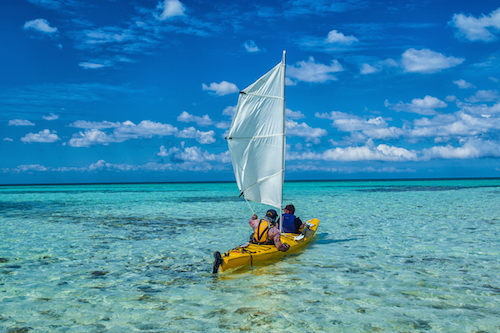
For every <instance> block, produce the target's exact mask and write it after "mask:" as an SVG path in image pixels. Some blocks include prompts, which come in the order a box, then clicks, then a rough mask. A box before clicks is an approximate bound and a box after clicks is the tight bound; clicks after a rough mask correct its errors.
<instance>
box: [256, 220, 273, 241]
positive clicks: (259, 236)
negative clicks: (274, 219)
mask: <svg viewBox="0 0 500 333" xmlns="http://www.w3.org/2000/svg"><path fill="white" fill-rule="evenodd" d="M269 229H271V225H270V224H269V221H268V220H266V219H261V220H260V221H259V225H258V226H257V228H256V229H255V232H254V234H253V237H252V243H254V244H269V240H268V239H267V235H268V233H269Z"/></svg>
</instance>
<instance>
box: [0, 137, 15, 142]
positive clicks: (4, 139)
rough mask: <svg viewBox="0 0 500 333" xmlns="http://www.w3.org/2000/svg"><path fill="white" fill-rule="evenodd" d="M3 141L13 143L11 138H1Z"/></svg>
mask: <svg viewBox="0 0 500 333" xmlns="http://www.w3.org/2000/svg"><path fill="white" fill-rule="evenodd" d="M3 141H7V142H13V141H14V139H12V138H3Z"/></svg>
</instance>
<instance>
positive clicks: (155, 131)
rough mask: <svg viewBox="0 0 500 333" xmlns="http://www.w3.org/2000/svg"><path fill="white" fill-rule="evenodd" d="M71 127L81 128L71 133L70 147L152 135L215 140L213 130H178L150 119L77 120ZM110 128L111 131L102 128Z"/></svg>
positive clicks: (208, 142) (150, 136)
mask: <svg viewBox="0 0 500 333" xmlns="http://www.w3.org/2000/svg"><path fill="white" fill-rule="evenodd" d="M70 126H72V127H77V128H83V129H85V131H80V132H79V133H76V134H74V135H73V137H72V138H71V139H70V140H69V142H68V144H69V145H70V146H72V147H90V146H93V145H98V144H100V145H108V144H110V143H117V142H124V141H126V140H130V139H140V138H152V137H153V136H159V137H163V136H169V135H172V136H176V137H179V138H192V139H196V140H197V141H198V142H200V143H202V144H210V143H213V142H215V138H214V135H215V132H214V131H208V132H202V131H199V130H197V129H195V128H194V127H189V128H185V129H183V130H179V129H177V128H176V127H174V126H172V125H170V124H163V123H159V122H154V121H150V120H143V121H141V122H140V123H139V124H137V125H136V124H135V123H133V122H131V121H129V120H127V121H124V122H109V121H101V122H90V121H85V120H78V121H75V122H73V123H72V124H70ZM106 129H112V131H111V132H106V131H103V130H106Z"/></svg>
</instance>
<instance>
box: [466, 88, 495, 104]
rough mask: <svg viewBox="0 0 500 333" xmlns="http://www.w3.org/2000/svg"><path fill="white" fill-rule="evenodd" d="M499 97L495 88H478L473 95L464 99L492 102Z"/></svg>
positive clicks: (475, 101)
mask: <svg viewBox="0 0 500 333" xmlns="http://www.w3.org/2000/svg"><path fill="white" fill-rule="evenodd" d="M499 99H500V96H499V95H498V91H496V90H478V91H477V92H476V93H475V94H474V96H471V97H469V98H467V99H466V101H468V102H471V103H477V102H493V101H497V100H499Z"/></svg>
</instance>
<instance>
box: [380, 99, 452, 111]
mask: <svg viewBox="0 0 500 333" xmlns="http://www.w3.org/2000/svg"><path fill="white" fill-rule="evenodd" d="M384 104H385V106H386V107H390V108H391V109H393V110H395V111H405V112H411V113H418V114H422V115H432V114H435V113H436V110H435V109H441V108H445V107H447V106H448V104H446V103H445V102H443V101H442V100H440V99H438V98H436V97H432V96H428V95H427V96H425V97H424V98H414V99H412V100H411V103H403V102H399V103H397V104H390V103H389V101H387V100H386V101H385V103H384Z"/></svg>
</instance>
